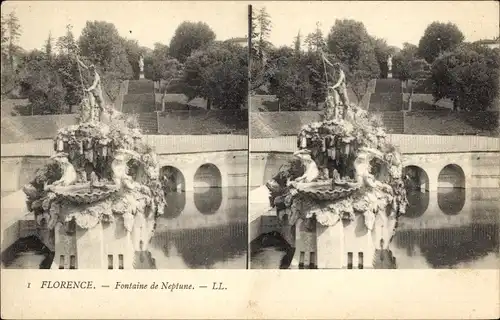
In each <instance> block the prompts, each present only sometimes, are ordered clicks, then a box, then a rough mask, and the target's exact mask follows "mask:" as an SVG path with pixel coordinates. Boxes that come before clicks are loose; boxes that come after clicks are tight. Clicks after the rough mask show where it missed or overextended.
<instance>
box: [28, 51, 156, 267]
mask: <svg viewBox="0 0 500 320" xmlns="http://www.w3.org/2000/svg"><path fill="white" fill-rule="evenodd" d="M79 63H80V64H81V65H82V66H84V65H83V64H82V63H81V62H80V61H79ZM88 69H89V70H92V71H94V76H95V79H94V84H93V85H92V87H90V88H89V89H85V90H84V99H83V101H82V103H81V108H80V113H79V123H78V124H76V125H72V126H69V127H66V128H62V129H60V130H59V131H58V133H57V136H56V137H55V138H54V151H55V154H54V155H53V156H52V158H51V159H52V160H53V162H52V163H50V164H48V165H46V166H45V167H44V168H42V169H41V170H39V171H38V172H37V173H36V177H35V178H34V179H33V180H32V181H31V183H29V184H27V185H26V186H24V188H23V190H24V192H25V194H26V195H27V206H28V209H29V210H30V211H31V212H32V213H33V214H34V217H35V221H36V224H37V228H38V230H39V231H38V233H39V235H40V237H41V238H42V239H43V242H44V243H45V245H47V246H48V247H49V248H50V249H51V251H53V252H54V253H55V257H54V261H53V263H52V268H59V269H66V268H69V269H85V268H97V269H98V268H107V269H129V268H133V267H134V260H135V257H136V256H137V254H139V256H140V257H141V258H143V257H144V256H146V254H147V250H148V244H149V242H150V240H151V237H152V235H153V233H154V230H155V224H156V220H157V218H158V217H159V216H160V215H162V213H163V209H164V207H165V205H166V203H165V199H164V194H163V190H162V187H161V184H160V180H159V166H158V161H157V158H156V154H155V153H154V152H153V150H152V148H151V147H150V146H149V145H148V144H147V143H145V141H144V139H143V136H142V134H141V132H140V130H139V127H138V125H137V123H136V122H135V121H133V120H132V119H127V117H125V116H124V115H123V114H121V113H120V112H118V111H116V110H114V109H112V108H111V107H108V106H106V105H105V103H104V99H103V98H102V88H101V87H100V86H101V84H100V78H99V75H98V73H97V71H95V67H93V66H90V67H89V68H88Z"/></svg>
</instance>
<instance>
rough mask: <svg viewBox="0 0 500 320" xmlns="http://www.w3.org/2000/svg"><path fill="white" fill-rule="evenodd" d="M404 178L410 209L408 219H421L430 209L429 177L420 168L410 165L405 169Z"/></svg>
mask: <svg viewBox="0 0 500 320" xmlns="http://www.w3.org/2000/svg"><path fill="white" fill-rule="evenodd" d="M403 177H404V181H405V187H406V197H407V199H408V208H407V209H406V215H405V216H406V217H408V218H418V217H421V216H422V215H423V214H424V213H425V212H426V211H427V209H428V207H429V203H430V194H429V176H428V175H427V173H426V172H425V170H424V169H422V168H421V167H419V166H416V165H408V166H406V167H404V168H403Z"/></svg>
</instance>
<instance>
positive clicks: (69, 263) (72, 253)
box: [52, 222, 78, 269]
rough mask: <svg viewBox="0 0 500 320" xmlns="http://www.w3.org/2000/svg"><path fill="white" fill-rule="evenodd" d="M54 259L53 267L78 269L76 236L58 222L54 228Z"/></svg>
mask: <svg viewBox="0 0 500 320" xmlns="http://www.w3.org/2000/svg"><path fill="white" fill-rule="evenodd" d="M54 248H55V249H54V251H55V255H54V261H53V263H52V269H76V268H77V267H78V261H77V259H76V252H77V249H76V237H75V235H70V234H67V233H66V228H65V227H64V225H63V224H62V223H60V222H58V223H57V224H56V226H55V228H54Z"/></svg>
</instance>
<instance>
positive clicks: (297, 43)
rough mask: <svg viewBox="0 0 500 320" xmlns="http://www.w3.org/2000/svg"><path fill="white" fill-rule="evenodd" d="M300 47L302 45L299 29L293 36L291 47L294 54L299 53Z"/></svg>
mask: <svg viewBox="0 0 500 320" xmlns="http://www.w3.org/2000/svg"><path fill="white" fill-rule="evenodd" d="M301 47H302V37H301V35H300V30H299V32H298V33H297V36H296V37H295V39H294V41H293V48H294V50H295V54H300V52H301Z"/></svg>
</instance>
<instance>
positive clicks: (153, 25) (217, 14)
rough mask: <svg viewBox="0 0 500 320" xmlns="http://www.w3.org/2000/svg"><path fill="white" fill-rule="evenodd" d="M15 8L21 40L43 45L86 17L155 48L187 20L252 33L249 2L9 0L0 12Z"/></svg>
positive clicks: (230, 34)
mask: <svg viewBox="0 0 500 320" xmlns="http://www.w3.org/2000/svg"><path fill="white" fill-rule="evenodd" d="M11 11H15V13H16V15H17V17H18V18H19V22H20V24H21V29H22V34H21V37H20V39H19V45H20V46H21V47H22V48H24V49H26V50H31V49H41V48H42V47H43V45H44V43H45V41H46V40H47V38H48V35H49V32H51V33H52V36H53V37H54V38H56V39H57V38H58V37H60V36H62V35H64V34H65V33H66V25H68V24H71V25H72V26H73V33H74V34H75V37H78V36H79V35H80V33H81V31H82V29H83V27H84V26H85V23H86V21H88V20H91V21H94V20H98V21H107V22H111V23H113V24H114V25H115V26H116V28H117V29H118V32H119V33H120V35H121V36H123V37H126V38H129V39H135V40H138V41H139V45H141V46H146V47H149V48H153V45H154V43H156V42H160V43H163V44H167V45H168V44H169V43H170V39H171V38H172V36H173V35H174V32H175V29H176V28H177V26H178V25H179V24H180V23H182V22H183V21H185V20H188V21H193V22H198V21H203V22H206V23H207V24H208V25H209V26H210V27H211V28H212V30H213V31H214V32H215V34H216V37H217V40H226V39H229V38H234V37H245V36H246V35H247V34H248V31H247V30H248V23H247V16H248V13H247V12H248V8H247V3H245V2H236V1H224V2H216V1H214V2H206V1H189V2H188V1H183V2H168V1H162V2H159V1H6V2H3V3H2V15H6V14H8V13H9V12H11Z"/></svg>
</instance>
